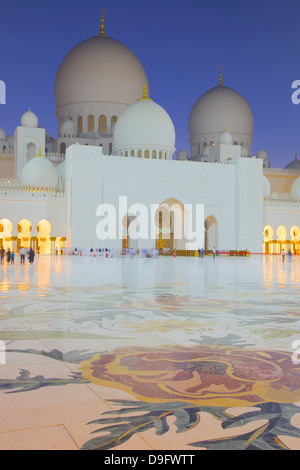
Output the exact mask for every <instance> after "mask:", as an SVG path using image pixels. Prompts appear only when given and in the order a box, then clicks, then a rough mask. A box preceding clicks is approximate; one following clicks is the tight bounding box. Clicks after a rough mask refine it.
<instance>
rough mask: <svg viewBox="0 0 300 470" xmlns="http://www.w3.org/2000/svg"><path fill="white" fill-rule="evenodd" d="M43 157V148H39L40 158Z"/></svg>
mask: <svg viewBox="0 0 300 470" xmlns="http://www.w3.org/2000/svg"><path fill="white" fill-rule="evenodd" d="M42 156H43V155H42V149H41V147H40V148H39V154H38V157H42Z"/></svg>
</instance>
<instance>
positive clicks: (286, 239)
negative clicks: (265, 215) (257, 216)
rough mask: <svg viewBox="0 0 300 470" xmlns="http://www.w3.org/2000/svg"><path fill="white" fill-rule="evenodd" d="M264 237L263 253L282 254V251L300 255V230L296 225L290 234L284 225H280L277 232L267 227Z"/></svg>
mask: <svg viewBox="0 0 300 470" xmlns="http://www.w3.org/2000/svg"><path fill="white" fill-rule="evenodd" d="M263 236H264V237H263V252H264V253H266V254H269V253H270V254H280V253H282V250H284V251H285V252H286V253H287V252H288V251H289V250H291V253H292V254H300V228H299V227H298V226H296V225H294V226H293V227H292V228H291V229H290V231H289V232H288V229H287V228H286V227H285V226H284V225H279V227H277V229H276V230H275V229H274V228H273V227H271V225H266V226H265V228H264V233H263Z"/></svg>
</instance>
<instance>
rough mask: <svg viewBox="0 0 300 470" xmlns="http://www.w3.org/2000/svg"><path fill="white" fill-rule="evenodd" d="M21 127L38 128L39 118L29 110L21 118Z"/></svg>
mask: <svg viewBox="0 0 300 470" xmlns="http://www.w3.org/2000/svg"><path fill="white" fill-rule="evenodd" d="M21 126H22V127H34V128H37V127H38V118H37V116H36V115H35V114H34V113H33V112H32V111H30V108H29V110H28V111H27V112H26V113H24V114H23V116H22V118H21Z"/></svg>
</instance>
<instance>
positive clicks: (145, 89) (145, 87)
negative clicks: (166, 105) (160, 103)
mask: <svg viewBox="0 0 300 470" xmlns="http://www.w3.org/2000/svg"><path fill="white" fill-rule="evenodd" d="M140 100H150V101H152V100H151V99H150V98H148V95H147V85H146V83H144V91H143V97H142V98H140V99H139V100H138V101H140Z"/></svg>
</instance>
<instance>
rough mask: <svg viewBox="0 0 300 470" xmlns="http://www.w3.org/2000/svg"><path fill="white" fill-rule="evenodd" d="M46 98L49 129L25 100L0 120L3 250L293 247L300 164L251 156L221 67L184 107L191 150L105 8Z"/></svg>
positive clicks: (240, 102)
mask: <svg viewBox="0 0 300 470" xmlns="http://www.w3.org/2000/svg"><path fill="white" fill-rule="evenodd" d="M54 98H55V104H56V112H55V113H56V117H57V138H53V137H52V136H51V135H49V134H48V133H47V131H46V129H45V128H42V127H41V126H39V121H38V117H37V116H36V114H35V113H34V111H33V110H31V109H29V110H28V111H26V112H25V113H24V114H23V116H22V117H21V119H20V124H19V125H18V126H17V127H16V129H15V131H14V133H13V135H10V134H9V135H6V133H5V132H4V130H3V129H0V246H1V247H4V248H5V249H7V248H10V249H11V250H13V251H15V252H18V251H19V250H20V248H21V247H25V248H29V247H32V248H33V249H34V250H35V251H38V252H39V253H42V254H43V253H45V254H49V253H54V252H55V250H57V249H67V248H68V249H75V248H77V249H78V250H90V249H91V248H94V249H98V248H101V249H104V248H108V249H115V250H124V249H125V248H128V249H129V248H131V247H133V248H134V249H135V250H143V249H145V250H147V249H152V248H155V247H156V248H158V249H161V250H163V249H171V250H172V249H176V250H178V251H186V250H187V251H193V250H197V249H198V248H204V249H207V250H212V249H213V248H215V249H216V250H219V251H244V250H248V251H250V252H252V253H262V252H264V253H281V252H282V250H283V249H284V250H285V251H286V252H287V251H288V250H291V251H292V252H293V253H300V161H298V159H297V156H295V160H294V161H292V162H291V163H290V164H289V165H287V167H286V168H284V169H276V168H275V169H273V168H271V165H270V161H269V155H268V152H267V151H266V150H265V149H261V150H260V151H259V152H258V153H257V154H256V155H253V154H252V143H253V129H254V116H253V113H252V110H251V107H250V105H249V104H248V102H247V101H246V100H245V98H244V97H243V96H242V95H241V94H239V93H238V92H237V91H235V90H233V89H231V88H229V87H228V86H225V85H224V84H223V77H222V72H221V73H220V78H219V83H218V84H217V85H216V86H214V87H213V88H212V89H210V90H208V91H207V92H206V93H204V94H203V95H202V96H200V97H199V99H197V100H196V101H195V104H194V106H193V107H192V109H191V111H190V115H189V119H188V130H189V138H190V149H189V152H188V151H187V150H186V149H181V150H179V151H178V150H176V149H175V140H176V133H175V129H174V125H173V122H172V120H171V118H170V116H169V115H168V113H167V112H166V110H164V109H163V108H162V107H161V106H160V105H159V104H158V103H156V102H155V101H154V100H153V99H152V98H151V97H150V93H149V83H148V79H147V76H146V73H145V70H144V68H143V66H142V64H141V62H140V61H139V59H138V58H137V57H136V56H135V54H134V53H133V52H132V51H131V50H129V49H128V48H127V47H126V46H125V45H123V44H121V43H120V42H118V41H117V40H115V39H113V38H111V37H108V36H107V35H106V34H105V30H104V21H103V17H102V19H101V29H100V34H99V35H97V36H94V37H92V38H89V39H87V40H85V41H83V42H81V43H80V44H78V45H77V46H75V47H74V48H73V49H72V50H71V51H70V52H69V53H68V54H67V55H66V57H65V58H64V59H63V61H62V63H61V65H60V67H59V69H58V71H57V74H56V79H55V87H54ZM144 209H145V212H144V213H143V210H144ZM110 210H111V213H110V214H108V213H109V211H110ZM197 210H198V212H197ZM141 214H142V216H143V217H141ZM110 217H111V218H110ZM114 220H115V222H114ZM104 222H105V223H104ZM110 230H111V232H110ZM108 232H109V233H108ZM111 233H113V236H111Z"/></svg>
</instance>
